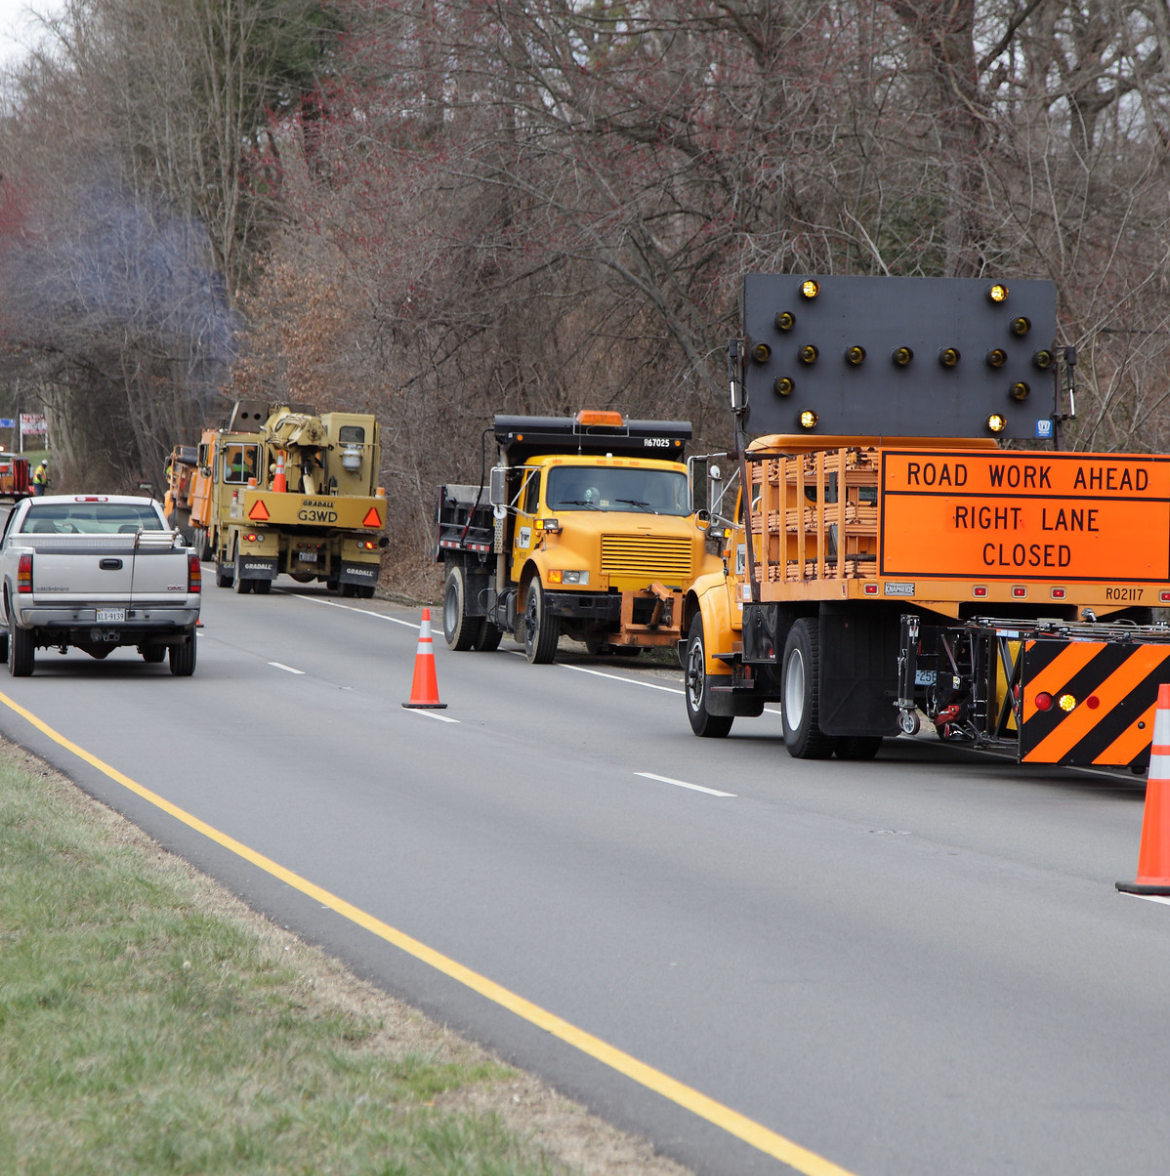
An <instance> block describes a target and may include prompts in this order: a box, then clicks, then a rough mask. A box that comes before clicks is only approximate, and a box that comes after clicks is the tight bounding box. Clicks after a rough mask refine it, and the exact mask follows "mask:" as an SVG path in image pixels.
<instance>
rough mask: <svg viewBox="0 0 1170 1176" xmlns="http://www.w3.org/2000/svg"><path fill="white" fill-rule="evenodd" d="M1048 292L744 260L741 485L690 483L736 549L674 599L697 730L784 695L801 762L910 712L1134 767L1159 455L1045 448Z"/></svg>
mask: <svg viewBox="0 0 1170 1176" xmlns="http://www.w3.org/2000/svg"><path fill="white" fill-rule="evenodd" d="M1055 303H1056V298H1055V290H1054V288H1053V286H1052V284H1051V283H1048V282H1035V281H1011V282H1008V281H998V282H993V281H977V280H958V279H926V278H919V279H913V278H905V279H902V278H852V277H824V276H806V277H801V276H790V275H775V274H770V275H751V276H749V277H748V279H747V280H746V281H745V286H744V296H743V313H744V327H745V337H743V338H741V339H735V340H732V341H731V343H730V344H729V348H728V355H729V375H730V385H731V402H732V410H733V414H734V420H735V422H736V440H737V445H736V451H735V453H734V454H732V455H730V460H731V461H732V463H733V466H734V468H736V469H737V471H738V477H739V485H740V487H741V489H740V491H739V492H738V493H728V492H726V489H725V488H724V487H722V486H717V487H713V484H711V483H708V484H707V486H706V487H705V488H704V490H702V491H700V495H702V494H705V493H709V490H710V489H711V488H716V489H722V490H724V493H723V495H722V497H721V499H716V500H715V501H712V503H711V518H710V529H711V533H712V534H713V535H714V536H717V537H719V538H720V539H721V541H722V542H723V543H724V544H725V547H724V552H725V556H726V558H725V561H724V567H723V569H721V570H720V572H719V573H717V574H715V575H708V576H704V577H701V578H700V579H699V580H697V581H696V583H695V584H694V585H693V586H692V588H691V589H690V591H689V592H688V594H687V596H686V600H685V603H684V623H685V624H686V625H687V629H688V633H687V637H686V638H685V639H683V640H682V641H680V649H679V652H680V659H681V661H682V663H683V666H684V670H685V673H686V691H685V695H686V707H687V714H688V717H689V719H690V724H691V727H692V729H693V730H694V732H695V733H696V734H698V735H703V736H723V735H726V734H728V732H729V730H730V728H731V725H732V722H733V720H734V718H735V717H737V716H753V715H758V714H760V713H761V711H762V709H763V707H764V705H765V703H778V704H779V706H780V709H781V711H782V721H783V731H784V740H785V744H786V746H787V748H788V751H789V752H790V753H791V754H792V755H794V756H797V757H802V758H822V757H825V756H829V755H833V754H835V755H837V756H838V757H839V758H843V759H864V758H868V757H870V756H873V755H875V754H876V753H877V751H878V749H879V748H880V746H881V743H882V740H883V738H885V737H888V736H893V735H897V734H898V733H899V732H905V733H907V734H912V733H916V732H917V731H918V729H919V724H920V722H921V719H920V716H921V715H925V716H926V717H927V719H928V720H930V721H931V723H932V724H933V725H934V727H935V729H936V731H937V732H938V734H939V736H940V737H941V738H943V739H944V740H949V741H956V742H962V743H965V744H968V745H970V746H975V747H982V748H989V749H995V750H999V751H1010V752H1011V753H1013V754H1014V755H1015V756H1016V757H1017V758H1018V759H1019V760H1021V761H1023V762H1029V763H1046V764H1070V765H1082V766H1087V765H1093V766H1097V767H1110V768H1129V769H1131V770H1133V771H1142V770H1144V767H1145V765H1146V763H1147V762H1148V759H1149V749H1150V739H1151V736H1152V732H1153V714H1154V707H1155V702H1156V696H1157V687H1158V685H1159V683H1161V682H1170V629H1168V628H1167V627H1166V626H1165V625H1161V624H1153V623H1152V621H1153V612H1152V610H1153V609H1155V608H1164V607H1166V606H1168V605H1170V457H1168V456H1165V455H1148V454H1142V455H1128V454H1126V455H1123V454H1115V453H1113V454H1103V453H1079V452H1065V451H1061V450H1060V448H1059V436H1060V425H1061V423H1062V422H1063V421H1065V420H1067V419H1069V417H1070V416H1071V415H1072V413H1073V412H1074V409H1075V401H1074V397H1075V386H1074V381H1073V376H1074V373H1075V362H1076V357H1075V352H1074V351H1073V349H1072V348H1071V347H1066V348H1057V346H1056V341H1055V334H1056V315H1055ZM1009 439H1011V440H1012V441H1013V442H1014V445H1015V447H1014V448H1012V449H1005V448H1004V447H1003V443H1004V442H1005V441H1007V440H1009ZM698 472H699V467H698V466H696V474H698ZM745 490H746V492H745ZM723 503H727V504H728V506H727V507H726V508H725V507H724V506H723V505H722V504H723ZM732 503H734V504H735V505H734V506H731V504H732Z"/></svg>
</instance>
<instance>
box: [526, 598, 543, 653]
mask: <svg viewBox="0 0 1170 1176" xmlns="http://www.w3.org/2000/svg"><path fill="white" fill-rule="evenodd" d="M524 620H525V622H526V632H527V637H528V642H529V644H532V643H533V642H535V641H536V632H537V630H538V629H539V628H540V616H539V614H538V612H537V608H536V593H535V592H533V593H531V594H530V595H529V597H528V610H527V612H526V613H525V616H524Z"/></svg>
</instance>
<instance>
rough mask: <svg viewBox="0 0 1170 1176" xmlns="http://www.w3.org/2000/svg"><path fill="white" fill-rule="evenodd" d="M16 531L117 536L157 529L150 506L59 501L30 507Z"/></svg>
mask: <svg viewBox="0 0 1170 1176" xmlns="http://www.w3.org/2000/svg"><path fill="white" fill-rule="evenodd" d="M20 530H21V532H22V533H23V534H25V535H29V534H31V535H118V534H133V533H134V532H136V531H161V530H163V524H162V520H161V519H160V518H159V517H158V514H157V513H156V512H155V511H154V509H153V508H151V507H149V506H146V505H141V506H139V505H136V504H135V503H118V502H59V503H53V505H51V506H33V507H30V508H29V512H28V514H27V515H25V516H24V522H23V523H21V526H20Z"/></svg>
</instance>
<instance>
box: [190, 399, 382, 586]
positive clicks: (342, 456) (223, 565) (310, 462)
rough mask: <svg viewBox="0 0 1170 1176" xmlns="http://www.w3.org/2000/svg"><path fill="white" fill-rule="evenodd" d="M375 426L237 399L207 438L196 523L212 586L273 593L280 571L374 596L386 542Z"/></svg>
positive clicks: (354, 417) (199, 462)
mask: <svg viewBox="0 0 1170 1176" xmlns="http://www.w3.org/2000/svg"><path fill="white" fill-rule="evenodd" d="M380 452H381V451H380V445H379V438H378V424H377V421H376V420H375V419H374V417H372V416H370V415H367V414H362V413H348V412H331V413H324V414H322V415H320V416H318V415H317V414H316V411H315V410H314V409H313V408H312V407H311V406H309V405H304V404H284V405H268V404H265V403H263V402H259V401H239V402H237V404H236V405H235V408H234V409H233V411H232V415H231V419H230V420H229V422H228V424H227V427H226V428H223V429H208V430H206V431H205V432H204V433H203V437H202V440H201V441H200V444H199V449H198V452H197V456H196V473H195V479H194V482H193V485H192V490H191V524H192V527H193V532H194V542H195V546H196V548H197V549H198V550H199V554H200V557H201V558H202V559H212V560H214V561H215V582H216V584H217V585H218V586H219V587H221V588H229V587H234V588H235V590H236V591H237V592H251V591H255V592H268V591H269V590H270V589H271V587H272V582H273V581H274V580H275V579H276V577H277V576H278V575H279V574H280V573H282V572H284V573H286V574H287V575H289V576H291V577H292V578H293V579H294V580H296V581H298V582H300V583H310V582H312V581H314V580H319V581H323V582H324V583H325V584H326V585H327V586H328V587H329V588H330V589H331V590H333V591H340V592H341V594H342V595H343V596H366V597H369V596H373V595H374V589H375V587H376V586H377V583H378V573H379V570H380V567H381V549H382V548H383V547H385V546H386V543H387V540H386V538H385V537H384V535H383V533H382V532H383V530H384V528H385V526H386V496H385V492H384V491H383V490H381V489H380V488H379V487H378V486H377V478H378V464H379V458H380Z"/></svg>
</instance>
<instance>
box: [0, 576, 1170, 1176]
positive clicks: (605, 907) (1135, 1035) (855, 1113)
mask: <svg viewBox="0 0 1170 1176" xmlns="http://www.w3.org/2000/svg"><path fill="white" fill-rule="evenodd" d="M208 582H209V587H208V589H207V591H206V599H205V603H204V620H205V629H204V630H203V632H202V633H201V635H200V638H199V665H198V668H197V669H196V673H195V676H194V677H193V678H191V679H174V678H171V677H170V675H169V673H168V672H167V668H166V666H165V664H164V665H163V666H161V667H158V666H146V665H145V664H144V663H142V662H141V661H140V660H139V659H138V658H137V656H136V655H134V654H133V652H132V651H119V652H118V653H116V654H114V655H112V656H111V657H110V658H109V659H107V660H106V661H104V662H95V661H92V660H90V659H89V658H87V657H86V656H85V655H84V654H79V653H76V652H70V653H69V654H67V655H65V656H61V655H58V654H56V653H48V654H45V653H40V654H39V655H38V661H37V671H36V674H35V676H34V677H32V678H29V679H19V680H14V679H6V678H2V677H0V691H3V694H4V696H5V699H6V700H7V704H6V705H4V706H0V730H2V731H3V733H4V734H5V735H7V736H8V737H9V738H11V739H13V740H15V741H16V742H18V743H21V744H23V745H25V746H27V747H29V748H30V749H31V750H33V751H35V752H37V753H38V754H40V755H42V756H44V757H45V758H46V759H48V760H50V761H51V762H52V763H54V764H55V765H56V766H58V767H59V768H60V769H61V770H63V771H64V772H66V773H67V774H69V775H70V776H72V777H73V778H74V779H76V780H78V782H79V783H80V784H81V785H82V786H83V787H85V788H86V789H87V790H88V791H90V792H92V793H93V794H94V795H96V796H98V797H99V798H101V799H102V800H104V801H106V802H107V803H109V804H110V805H112V806H113V807H115V808H117V809H119V810H120V811H122V812H125V813H126V814H128V815H129V816H130V817H131V818H132V819H134V820H135V821H136V822H137V823H139V824H140V825H142V826H143V827H145V828H146V829H147V830H149V831H150V832H151V833H152V834H154V835H155V836H156V837H158V838H159V839H160V840H161V841H162V842H163V843H164V844H166V845H168V846H169V847H170V848H173V849H175V850H177V851H178V852H180V853H182V854H183V855H184V856H186V857H187V858H188V859H190V860H192V861H194V862H195V863H196V864H198V865H199V866H201V867H202V868H204V869H206V870H207V871H208V872H210V873H212V874H214V875H216V876H217V877H219V878H221V879H223V880H224V881H225V882H226V883H227V884H228V885H229V886H231V887H232V888H233V889H234V890H235V891H236V892H237V893H239V894H241V895H242V896H244V897H245V898H246V899H247V900H248V901H249V902H250V903H251V904H252V905H253V906H255V907H257V908H258V909H261V910H264V911H266V912H268V913H269V914H271V915H272V916H273V917H275V918H276V919H277V920H279V921H280V922H281V923H282V924H284V925H286V926H289V927H291V928H293V929H294V930H296V931H298V932H300V933H302V934H303V935H304V936H305V937H307V938H309V939H312V940H314V941H317V942H320V943H322V944H323V945H324V946H326V948H327V949H329V950H330V951H332V952H333V953H335V954H336V955H338V956H340V957H342V958H343V959H345V960H346V961H347V962H349V963H350V964H351V965H352V966H353V968H354V969H355V970H356V971H357V972H359V973H360V974H362V975H364V976H366V977H367V978H370V979H373V980H375V981H376V982H377V983H379V984H381V985H383V986H384V987H386V988H388V989H390V990H392V991H394V992H395V993H397V994H399V995H402V996H404V997H406V998H407V999H408V1000H411V1001H413V1002H414V1003H416V1004H417V1005H419V1006H421V1007H422V1008H424V1009H425V1010H427V1011H428V1012H430V1013H432V1014H435V1015H437V1016H439V1017H440V1018H442V1019H444V1020H446V1021H447V1022H448V1023H450V1024H452V1025H454V1026H455V1027H456V1028H458V1029H460V1030H463V1031H465V1032H468V1033H469V1034H470V1035H472V1036H474V1037H476V1038H478V1039H479V1040H481V1041H484V1042H486V1043H487V1044H489V1045H490V1046H492V1047H493V1048H495V1049H496V1050H497V1051H499V1052H500V1053H501V1054H502V1055H504V1056H505V1057H507V1058H509V1059H511V1060H513V1061H515V1062H516V1063H517V1064H519V1065H521V1066H524V1067H526V1068H529V1069H532V1070H535V1071H538V1072H539V1073H541V1074H542V1075H544V1076H545V1077H547V1078H548V1079H550V1080H551V1081H552V1082H554V1083H555V1084H556V1085H557V1086H559V1087H560V1088H561V1089H563V1090H565V1091H566V1092H568V1093H570V1094H572V1095H574V1096H576V1097H578V1098H580V1099H582V1100H583V1101H584V1102H586V1103H587V1104H588V1105H589V1106H590V1107H592V1108H593V1109H595V1110H598V1111H599V1112H601V1113H602V1114H604V1115H606V1116H607V1117H608V1118H610V1119H611V1120H613V1121H615V1122H616V1123H618V1124H619V1125H621V1126H623V1127H626V1128H630V1129H633V1130H635V1131H637V1132H638V1133H640V1134H642V1135H644V1136H646V1137H648V1138H650V1139H651V1140H652V1141H653V1142H654V1143H655V1144H656V1145H657V1146H658V1147H659V1148H660V1149H661V1150H663V1151H665V1152H667V1153H668V1154H671V1155H673V1156H675V1157H676V1158H678V1159H680V1160H682V1161H683V1162H684V1163H687V1164H689V1165H690V1166H692V1167H693V1168H694V1169H695V1170H696V1171H698V1172H700V1173H710V1174H712V1176H715V1174H718V1176H738V1174H748V1173H771V1172H784V1171H788V1170H790V1167H789V1166H786V1165H785V1164H784V1163H782V1162H780V1161H779V1160H777V1159H776V1158H775V1156H776V1155H783V1156H786V1157H787V1158H788V1160H789V1161H790V1166H791V1169H792V1170H798V1171H802V1172H806V1173H810V1174H811V1173H816V1174H818V1176H822V1174H828V1173H831V1172H836V1171H844V1172H846V1173H854V1174H856V1176H879V1174H880V1176H914V1174H919V1173H921V1174H923V1176H939V1174H942V1173H946V1174H948V1176H961V1174H967V1173H970V1174H980V1176H983V1174H986V1173H992V1172H994V1173H997V1174H999V1173H1060V1174H1061V1176H1079V1174H1083V1176H1101V1174H1102V1173H1122V1172H1124V1173H1126V1174H1127V1176H1140V1174H1145V1173H1148V1174H1150V1176H1155V1174H1157V1176H1162V1174H1163V1173H1164V1172H1165V1171H1166V1168H1167V1159H1166V1140H1167V1138H1170V1109H1168V1106H1167V1102H1166V1100H1165V1098H1164V1097H1162V1092H1163V1090H1164V1088H1165V1086H1166V1082H1167V1079H1168V1077H1170V1048H1168V1046H1170V1029H1168V1027H1167V1025H1166V1023H1165V1021H1164V1020H1163V1018H1164V1017H1165V1010H1166V992H1167V987H1168V980H1167V976H1170V950H1168V946H1167V945H1168V943H1170V907H1168V906H1167V904H1165V903H1159V902H1151V901H1147V900H1143V899H1138V898H1134V897H1131V896H1125V895H1121V894H1118V893H1117V892H1116V891H1115V890H1114V887H1113V883H1114V881H1115V880H1116V879H1119V878H1122V879H1132V878H1133V876H1134V871H1135V867H1136V863H1137V849H1138V838H1139V833H1140V826H1141V817H1142V795H1143V792H1142V785H1141V782H1140V781H1139V782H1136V783H1134V782H1128V781H1121V782H1117V781H1115V780H1112V779H1106V778H1104V777H1102V776H1093V775H1089V774H1076V773H1072V772H1043V771H1036V770H1024V769H1022V768H1019V767H1017V766H1015V765H1013V764H1010V763H1006V762H1002V761H993V760H989V759H986V758H981V757H977V756H974V755H971V754H964V753H962V752H957V751H955V750H954V749H951V748H944V747H942V746H941V745H940V744H938V743H937V742H936V741H934V740H932V739H929V738H924V737H920V738H919V739H916V740H906V739H899V740H894V741H888V742H887V744H886V745H885V746H884V747H883V750H882V752H881V754H880V756H879V758H878V759H877V760H876V761H875V762H874V763H872V764H850V763H837V762H835V761H828V762H798V761H794V760H791V759H789V758H788V756H787V755H786V754H785V752H784V749H783V745H782V743H781V741H780V724H779V719H778V717H777V716H776V715H774V714H765V715H764V716H763V717H761V718H759V719H754V720H738V721H737V724H736V727H735V729H734V730H733V733H732V736H731V738H729V739H727V740H699V739H696V738H694V737H693V736H692V735H691V733H690V729H689V727H688V725H687V722H686V717H685V714H684V710H683V701H682V698H681V695H680V693H679V689H680V687H679V681H678V677H677V675H674V674H671V673H670V672H668V671H664V670H660V669H659V670H655V669H652V668H650V667H647V666H645V665H642V664H640V663H633V662H625V661H623V660H619V659H613V658H609V659H602V658H589V657H587V656H585V655H583V654H582V655H570V656H568V657H566V659H565V661H564V662H561V663H557V664H554V665H551V666H539V667H535V666H530V665H528V664H527V663H526V662H525V660H524V659H523V657H521V656H518V655H517V654H516V652H515V648H516V647H515V646H513V645H512V644H511V643H510V642H508V641H505V643H504V646H503V647H502V648H501V650H500V651H499V652H497V653H494V654H477V653H466V654H453V653H450V652H448V651H447V649H446V648H445V647H444V646H443V643H442V638H441V634H440V635H439V637H438V639H437V643H436V652H437V668H438V680H439V687H440V692H441V695H442V699H443V701H444V702H446V703H447V704H448V709H447V710H445V711H442V712H435V713H429V714H427V713H420V712H413V711H407V710H403V709H402V707H401V705H400V704H401V703H402V702H403V701H405V700H406V699H407V697H408V695H409V691H410V683H411V676H412V670H413V664H414V657H415V650H416V643H417V637H418V633H417V620H418V614H417V612H407V611H405V610H402V609H400V608H398V607H396V606H392V605H388V604H386V603H383V602H378V601H369V602H366V601H348V600H346V601H342V600H340V599H338V598H334V597H326V596H324V595H323V594H322V593H319V592H317V591H315V590H304V591H302V590H299V589H296V588H295V586H294V585H292V583H291V581H288V582H284V581H282V583H287V586H288V589H289V591H279V590H278V591H277V592H275V593H274V594H273V595H271V596H269V597H266V598H265V597H256V596H248V597H238V596H235V595H234V594H232V593H230V592H225V591H222V590H217V589H215V588H214V587H213V586H210V577H208ZM436 616H437V613H436ZM0 701H4V699H0ZM12 703H15V704H16V705H17V706H19V707H20V708H23V709H24V711H25V713H23V714H22V713H20V712H18V711H17V710H14V709H13V707H12V705H11V704H12ZM34 718H35V719H36V720H39V721H40V722H41V723H42V724H44V725H46V726H47V727H48V728H49V729H50V731H49V732H46V731H45V730H44V729H43V728H42V727H41V726H38V725H36V723H35V722H34V721H32V720H33V719H34ZM62 739H63V740H67V741H69V742H70V743H71V745H72V746H65V745H63V743H62V742H61V740H62ZM95 760H96V761H101V763H98V764H95V762H94V761H95ZM102 764H104V765H105V766H106V767H105V768H103V767H102ZM107 769H112V770H113V775H111V772H110V770H107ZM655 777H665V778H666V779H665V780H664V779H659V778H655ZM670 781H674V782H673V783H672V782H670ZM683 785H690V787H685V786H683ZM697 789H706V790H707V791H700V790H697ZM139 790H149V793H150V794H152V795H150V796H143V795H140V791H139ZM719 793H726V794H730V795H719ZM160 801H161V802H162V804H164V805H166V804H169V805H171V806H177V810H181V811H179V812H175V811H166V809H165V808H164V807H160ZM184 814H187V815H188V816H187V817H184ZM192 819H193V820H196V821H201V822H205V823H206V827H192V824H191V820H192ZM231 839H234V842H233V841H232V840H231ZM282 870H283V871H287V872H289V873H284V874H282V873H281V871H282ZM315 888H319V889H315ZM346 904H349V905H346ZM405 937H410V938H405ZM428 951H433V952H436V953H441V958H440V957H432V956H429V955H428ZM460 968H464V969H468V970H469V971H468V972H466V973H463V972H460ZM494 986H499V987H498V988H497V987H494ZM680 1084H681V1085H680ZM799 1149H807V1150H804V1151H802V1150H799ZM834 1165H836V1166H837V1167H834Z"/></svg>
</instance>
